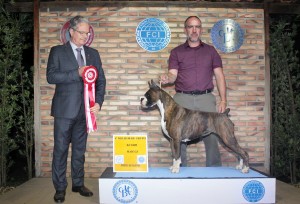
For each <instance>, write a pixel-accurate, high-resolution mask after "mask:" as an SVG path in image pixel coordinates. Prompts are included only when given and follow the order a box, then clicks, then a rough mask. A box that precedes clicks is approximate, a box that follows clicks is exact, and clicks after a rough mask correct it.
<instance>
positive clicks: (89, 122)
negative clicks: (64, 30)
mask: <svg viewBox="0 0 300 204" xmlns="http://www.w3.org/2000/svg"><path fill="white" fill-rule="evenodd" d="M97 78H98V71H97V69H96V67H94V66H87V67H86V68H85V69H84V71H83V73H82V79H83V82H84V106H85V117H86V128H87V132H88V133H90V132H91V131H96V130H97V124H96V116H95V114H94V113H93V112H91V111H90V107H93V106H94V105H95V82H96V80H97Z"/></svg>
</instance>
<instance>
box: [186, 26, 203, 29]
mask: <svg viewBox="0 0 300 204" xmlns="http://www.w3.org/2000/svg"><path fill="white" fill-rule="evenodd" d="M186 28H187V29H192V28H196V29H201V25H196V26H193V25H187V26H186Z"/></svg>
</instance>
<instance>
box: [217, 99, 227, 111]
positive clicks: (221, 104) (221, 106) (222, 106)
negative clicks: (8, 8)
mask: <svg viewBox="0 0 300 204" xmlns="http://www.w3.org/2000/svg"><path fill="white" fill-rule="evenodd" d="M225 110H226V101H220V103H219V108H218V112H219V113H223V112H224V111H225Z"/></svg>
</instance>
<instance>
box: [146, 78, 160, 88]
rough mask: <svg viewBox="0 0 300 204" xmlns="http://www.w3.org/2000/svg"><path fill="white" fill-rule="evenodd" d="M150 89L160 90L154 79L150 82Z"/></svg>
mask: <svg viewBox="0 0 300 204" xmlns="http://www.w3.org/2000/svg"><path fill="white" fill-rule="evenodd" d="M148 84H149V87H150V89H160V87H159V86H158V85H157V84H156V83H155V82H154V80H153V79H151V81H150V82H148Z"/></svg>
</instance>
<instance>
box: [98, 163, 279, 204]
mask: <svg viewBox="0 0 300 204" xmlns="http://www.w3.org/2000/svg"><path fill="white" fill-rule="evenodd" d="M275 194H276V179H275V178H270V177H268V176H267V175H264V174H262V173H259V172H257V171H255V170H252V169H250V171H249V173H248V174H243V173H241V172H240V171H238V170H236V169H234V168H231V167H181V168H180V173H178V174H172V173H171V172H170V170H169V169H168V168H149V172H147V173H136V172H117V173H115V172H113V168H112V167H108V168H106V170H105V171H104V172H103V174H102V175H101V177H100V178H99V197H100V203H101V204H112V203H140V204H148V203H149V204H153V203H164V204H173V203H178V204H181V203H189V204H199V203H209V204H223V203H224V204H225V203H230V204H232V203H239V204H240V203H275V196H276V195H275Z"/></svg>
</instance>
